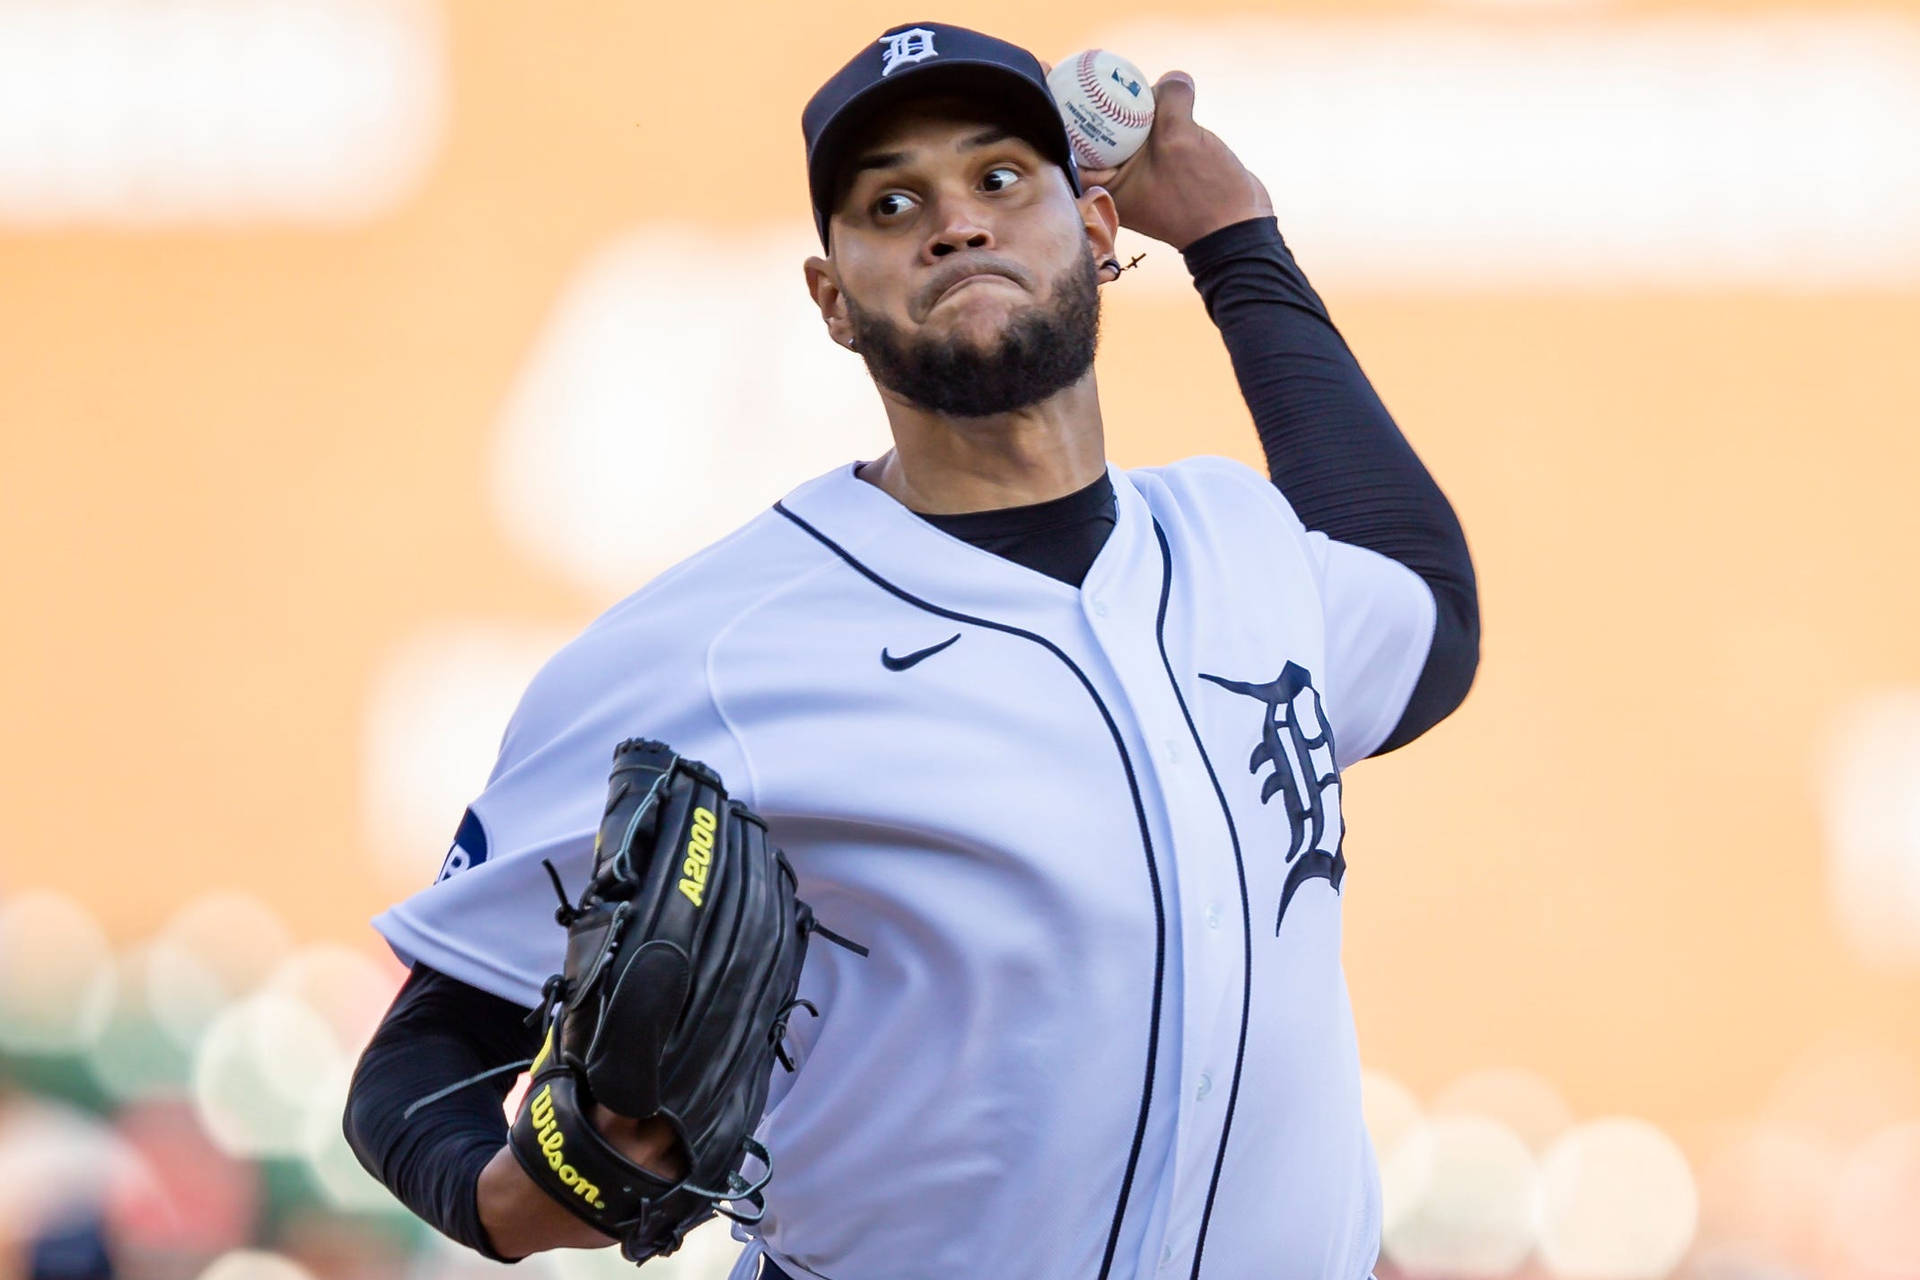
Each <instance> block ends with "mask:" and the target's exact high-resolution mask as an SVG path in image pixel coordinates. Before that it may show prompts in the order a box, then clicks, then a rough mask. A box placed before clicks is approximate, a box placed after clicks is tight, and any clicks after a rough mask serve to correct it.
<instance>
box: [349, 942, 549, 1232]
mask: <svg viewBox="0 0 1920 1280" xmlns="http://www.w3.org/2000/svg"><path fill="white" fill-rule="evenodd" d="M526 1016H527V1010H525V1009H523V1008H521V1007H520V1006H519V1005H516V1004H514V1003H512V1002H511V1001H508V1000H502V999H501V998H500V997H498V996H495V995H489V994H488V993H487V992H485V991H481V990H479V989H478V988H476V987H470V986H468V985H467V984H466V983H464V982H461V981H460V980H459V979H457V978H450V977H448V976H447V975H446V974H444V973H440V972H438V971H437V970H434V969H430V968H428V967H427V966H426V965H415V966H414V967H413V973H412V974H411V975H410V976H409V977H408V978H407V981H406V985H405V986H403V987H401V988H400V994H399V995H398V996H396V997H394V1001H393V1006H392V1007H391V1008H389V1009H388V1010H387V1014H386V1017H385V1018H383V1019H382V1020H381V1022H380V1027H379V1029H378V1030H376V1031H375V1032H374V1033H373V1039H372V1040H371V1041H369V1042H368V1044H367V1048H366V1051H365V1052H364V1053H362V1054H361V1055H360V1065H359V1066H358V1067H356V1068H355V1069H354V1073H353V1084H352V1086H351V1088H350V1089H349V1090H348V1093H347V1111H346V1116H345V1122H344V1123H345V1128H346V1133H347V1143H348V1145H349V1146H351V1147H352V1148H353V1153H354V1154H355V1155H356V1156H358V1157H360V1163H361V1164H363V1165H365V1166H366V1169H367V1172H368V1173H371V1174H372V1175H373V1176H374V1177H375V1178H377V1179H379V1180H380V1181H381V1182H382V1183H384V1184H385V1185H386V1187H387V1189H388V1190H389V1191H391V1192H393V1194H394V1195H395V1196H397V1197H398V1198H399V1199H400V1202H401V1203H402V1204H404V1205H406V1206H407V1208H409V1209H411V1210H413V1211H414V1213H416V1214H418V1215H419V1216H420V1218H422V1219H423V1220H424V1221H425V1222H426V1223H427V1224H428V1225H430V1226H432V1227H433V1228H434V1229H436V1230H438V1231H440V1232H441V1233H443V1234H445V1235H447V1236H449V1237H451V1238H452V1239H454V1240H457V1241H459V1242H460V1243H461V1244H464V1245H466V1246H467V1247H469V1248H471V1249H475V1250H478V1251H479V1252H480V1253H481V1254H483V1255H485V1256H486V1257H489V1258H492V1259H494V1260H495V1261H507V1259H503V1258H501V1257H500V1256H499V1255H498V1254H496V1253H495V1252H494V1251H493V1246H492V1244H491V1243H490V1242H489V1241H488V1240H487V1234H486V1232H485V1230H483V1229H482V1227H481V1226H480V1209H479V1205H478V1203H477V1202H476V1200H475V1187H476V1185H477V1184H478V1182H479V1178H480V1170H481V1169H482V1168H483V1167H485V1165H486V1163H487V1161H489V1160H491V1159H492V1158H493V1156H494V1153H496V1152H497V1151H499V1150H500V1148H501V1147H502V1146H504V1145H506V1141H507V1121H506V1114H505V1112H504V1111H503V1110H502V1106H503V1105H504V1103H505V1101H506V1097H507V1094H508V1093H509V1092H511V1091H512V1088H513V1081H514V1076H515V1074H516V1073H514V1072H511V1071H502V1072H501V1073H500V1074H499V1075H496V1076H493V1077H490V1078H489V1079H487V1080H484V1081H480V1082H477V1083H475V1084H471V1085H468V1086H467V1087H466V1088H464V1089H461V1090H458V1091H457V1092H455V1093H452V1094H449V1095H448V1096H447V1097H445V1098H442V1099H440V1100H439V1101H437V1102H431V1103H428V1104H427V1105H426V1106H423V1107H421V1108H420V1109H419V1110H418V1111H415V1112H414V1113H413V1114H412V1115H411V1116H409V1115H407V1114H406V1111H407V1108H408V1107H410V1106H412V1105H413V1104H414V1103H415V1102H416V1101H418V1100H419V1099H421V1098H424V1097H425V1096H427V1095H428V1094H430V1093H433V1092H435V1091H436V1090H438V1089H443V1088H445V1087H446V1086H447V1085H450V1084H452V1083H453V1082H454V1081H456V1080H464V1079H466V1078H467V1077H468V1076H472V1075H476V1074H478V1073H479V1072H482V1071H486V1070H488V1069H490V1068H493V1067H504V1066H505V1065H506V1064H508V1063H510V1062H515V1061H518V1060H520V1059H524V1058H529V1057H531V1056H532V1055H533V1052H534V1050H535V1048H536V1047H537V1040H538V1037H537V1036H536V1035H535V1034H534V1033H533V1032H532V1031H531V1030H529V1029H528V1028H527V1025H526Z"/></svg>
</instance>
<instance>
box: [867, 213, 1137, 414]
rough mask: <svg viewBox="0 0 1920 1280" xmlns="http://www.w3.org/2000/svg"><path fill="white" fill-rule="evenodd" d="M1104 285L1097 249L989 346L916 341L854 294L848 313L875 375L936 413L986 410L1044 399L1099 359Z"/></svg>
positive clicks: (1000, 410) (952, 340)
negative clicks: (1097, 349)
mask: <svg viewBox="0 0 1920 1280" xmlns="http://www.w3.org/2000/svg"><path fill="white" fill-rule="evenodd" d="M1099 288H1100V277H1099V274H1098V269H1097V268H1096V267H1095V266H1094V261H1093V253H1092V251H1091V250H1089V251H1088V252H1087V253H1086V254H1085V255H1084V256H1083V257H1082V258H1081V259H1080V261H1079V262H1078V263H1076V264H1075V265H1073V266H1071V267H1068V268H1067V269H1066V270H1065V271H1063V272H1061V273H1060V275H1059V276H1058V277H1057V278H1056V279H1055V280H1054V282H1053V298H1052V301H1051V302H1050V303H1048V304H1047V305H1045V306H1041V307H1033V308H1030V309H1029V310H1027V311H1025V312H1022V313H1021V314H1020V315H1019V316H1017V317H1015V318H1014V319H1013V320H1012V321H1011V322H1009V323H1008V324H1007V326H1006V328H1004V329H1003V330H1001V331H1000V333H999V335H998V338H997V341H995V342H993V343H991V344H990V345H988V346H986V347H984V348H982V347H978V346H975V345H974V344H973V343H971V342H967V341H964V340H960V339H955V338H923V339H920V340H918V341H908V340H907V339H905V338H903V337H902V335H901V333H900V329H899V326H897V325H895V324H894V323H893V322H892V321H891V320H888V319H887V318H885V317H884V316H877V315H873V314H871V313H869V312H866V311H862V310H861V309H860V307H859V305H858V304H856V303H855V302H854V300H853V299H852V298H851V297H849V298H848V299H847V315H848V317H849V318H850V319H851V320H852V321H853V340H854V344H855V346H856V348H857V349H858V350H859V352H860V355H861V356H862V357H863V358H864V359H865V360H866V362H867V372H869V373H870V374H872V375H873V380H874V381H875V382H877V383H879V384H880V385H881V386H883V387H885V388H886V389H887V390H889V391H892V392H894V393H895V394H897V395H900V396H904V397H905V398H906V399H908V400H911V401H912V402H913V403H914V404H917V405H919V406H920V407H921V408H923V409H926V410H928V411H929V412H932V413H938V414H944V415H945V416H947V417H953V418H985V417H988V416H991V415H993V414H1000V413H1012V412H1013V411H1014V410H1016V409H1025V408H1027V407H1028V406H1029V405H1036V404H1039V403H1040V402H1041V401H1042V400H1045V399H1046V398H1047V397H1048V396H1051V395H1053V394H1054V393H1055V392H1058V391H1060V390H1063V389H1064V388H1066V387H1070V386H1072V385H1073V384H1074V383H1076V382H1078V381H1079V380H1080V379H1081V378H1082V377H1083V376H1084V375H1085V374H1086V372H1087V370H1088V369H1090V368H1092V367H1093V350H1094V346H1095V345H1096V343H1097V342H1098V340H1099V336H1100V296H1099Z"/></svg>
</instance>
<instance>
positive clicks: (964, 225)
mask: <svg viewBox="0 0 1920 1280" xmlns="http://www.w3.org/2000/svg"><path fill="white" fill-rule="evenodd" d="M940 214H941V217H940V221H939V223H938V224H937V225H938V229H937V230H935V231H934V233H933V235H932V236H930V237H928V239H927V245H926V254H927V257H928V258H930V259H935V260H938V259H940V258H944V257H946V256H947V255H948V254H950V253H958V252H959V251H960V250H962V249H991V248H993V232H992V231H991V230H990V229H988V228H987V227H986V226H985V225H984V219H982V218H981V217H980V216H979V210H978V208H977V207H976V206H975V205H974V203H973V201H971V200H948V201H943V202H942V204H941V206H940Z"/></svg>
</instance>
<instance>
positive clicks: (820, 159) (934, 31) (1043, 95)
mask: <svg viewBox="0 0 1920 1280" xmlns="http://www.w3.org/2000/svg"><path fill="white" fill-rule="evenodd" d="M937 93H951V94H957V95H959V96H961V97H977V98H979V99H980V100H981V102H982V103H983V104H984V105H987V106H988V107H989V108H990V109H991V111H992V113H993V115H994V117H995V118H996V119H1003V120H1005V121H1006V123H1007V125H1008V126H1009V127H1010V128H1012V129H1013V130H1014V131H1015V132H1017V133H1018V134H1019V135H1020V136H1021V137H1023V138H1025V139H1026V140H1027V141H1028V142H1030V143H1032V144H1033V145H1034V147H1035V148H1037V149H1038V150H1039V152H1040V154H1041V155H1043V156H1045V157H1046V158H1047V159H1049V160H1051V161H1053V162H1054V163H1055V164H1057V165H1059V166H1060V168H1061V170H1062V171H1063V172H1064V173H1065V174H1066V175H1067V185H1068V186H1070V187H1071V188H1073V192H1074V194H1075V195H1078V194H1080V171H1079V169H1078V168H1077V167H1076V166H1075V164H1074V160H1073V148H1072V147H1071V146H1070V145H1069V144H1068V142H1067V127H1066V125H1065V124H1064V123H1062V122H1061V119H1060V109H1059V108H1058V107H1057V106H1055V105H1054V101H1053V94H1052V93H1050V92H1049V91H1048V89H1047V78H1046V74H1045V73H1044V72H1043V71H1042V70H1041V67H1040V60H1039V59H1038V58H1036V57H1034V56H1033V55H1032V54H1031V53H1028V52H1027V51H1026V50H1025V49H1022V48H1021V47H1020V46H1019V45H1016V44H1009V43H1007V42H1006V41H1005V40H996V39H995V38H994V37H992V36H989V35H982V34H981V33H980V32H978V31H969V30H967V28H965V27H953V26H948V25H946V24H944V23H939V22H916V23H909V24H907V25H904V26H898V27H894V28H893V29H892V30H890V31H888V32H887V33H886V34H885V35H883V36H881V37H880V38H879V39H878V40H876V41H874V42H873V43H872V44H870V45H868V46H867V47H866V48H864V49H862V50H861V51H860V52H859V53H856V54H855V55H853V58H852V60H851V61H849V62H848V63H847V65H846V66H844V67H842V68H840V70H839V71H837V72H835V73H834V76H833V79H831V80H829V81H827V82H826V83H825V84H823V85H821V86H820V89H819V91H818V92H816V93H815V94H814V95H813V97H812V98H811V99H810V100H809V101H808V102H807V107H806V110H805V111H803V112H801V114H800V128H801V130H802V132H804V133H805V134H806V138H807V186H808V188H809V190H810V191H811V193H812V196H813V221H814V225H815V226H816V227H817V228H818V229H819V231H820V243H821V245H822V246H824V245H825V244H826V243H827V220H828V219H829V218H830V217H831V216H832V214H833V205H834V198H835V194H836V193H835V190H834V185H835V180H836V179H837V178H838V177H839V176H840V170H841V167H842V166H843V165H844V164H845V162H846V161H847V159H848V158H849V157H848V156H847V154H846V151H847V147H848V144H849V143H850V142H851V141H852V140H853V139H854V138H855V137H857V136H858V134H859V132H860V129H861V126H863V125H865V124H866V123H867V122H868V121H870V120H872V119H873V118H874V117H875V116H876V115H878V114H880V113H882V112H884V111H885V110H886V109H887V108H888V107H891V106H895V105H897V104H899V103H901V102H903V101H905V100H906V99H907V98H910V97H913V98H918V97H925V96H927V95H929V94H937Z"/></svg>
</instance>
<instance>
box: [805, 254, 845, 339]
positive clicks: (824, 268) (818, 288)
mask: <svg viewBox="0 0 1920 1280" xmlns="http://www.w3.org/2000/svg"><path fill="white" fill-rule="evenodd" d="M805 271H806V273H807V292H808V293H810V294H812V295H813V305H814V306H816V307H818V308H820V318H821V319H822V320H824V321H825V322H826V325H827V336H828V337H830V338H832V339H833V340H834V342H835V343H837V344H838V345H840V346H843V347H851V346H852V345H853V318H852V317H851V316H849V315H848V314H847V295H846V294H844V293H842V292H840V282H839V281H838V280H836V279H835V278H834V275H833V264H832V263H831V262H828V261H827V260H826V259H825V258H808V259H807V261H806V266H805Z"/></svg>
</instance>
